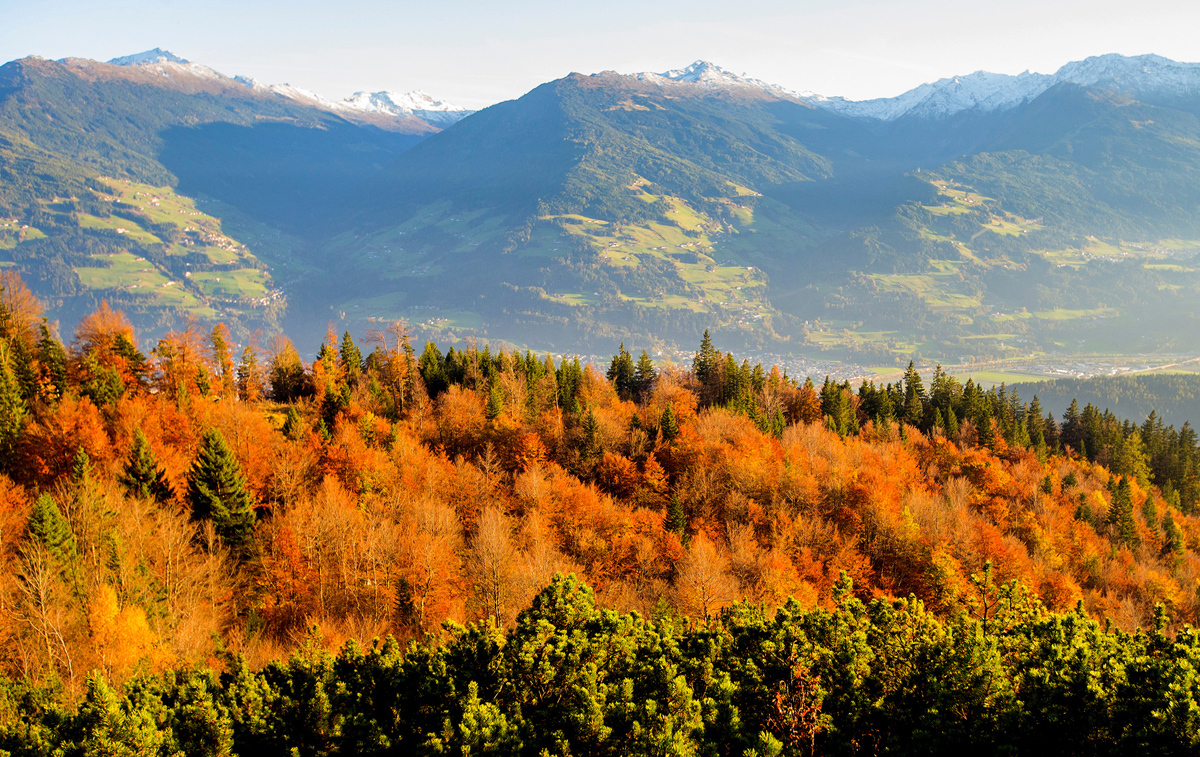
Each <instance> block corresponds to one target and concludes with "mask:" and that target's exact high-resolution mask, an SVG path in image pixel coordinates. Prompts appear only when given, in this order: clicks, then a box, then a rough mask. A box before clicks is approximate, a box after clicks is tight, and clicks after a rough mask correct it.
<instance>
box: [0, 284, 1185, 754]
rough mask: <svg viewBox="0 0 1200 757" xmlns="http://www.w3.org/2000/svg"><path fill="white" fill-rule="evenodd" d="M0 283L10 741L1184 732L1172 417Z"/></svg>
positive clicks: (735, 750) (768, 748) (785, 746)
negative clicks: (50, 299)
mask: <svg viewBox="0 0 1200 757" xmlns="http://www.w3.org/2000/svg"><path fill="white" fill-rule="evenodd" d="M0 284H2V285H3V290H2V293H0V304H2V307H0V340H2V341H0V464H2V470H3V475H0V560H3V561H4V570H3V573H2V576H3V579H2V580H3V583H2V584H0V635H2V636H3V643H2V644H0V665H2V666H3V670H2V673H3V676H4V679H3V684H2V686H0V688H2V692H0V749H3V750H6V753H12V754H164V755H166V754H229V753H242V754H305V755H317V754H335V753H337V754H367V753H370V754H417V753H428V754H443V753H461V754H488V753H495V754H530V755H538V754H547V755H549V754H559V755H567V754H737V755H743V754H747V755H748V754H757V755H779V754H788V755H791V754H816V753H821V754H825V753H829V754H855V753H876V752H879V751H885V750H884V749H883V746H882V745H884V744H887V745H889V746H888V750H890V751H892V752H899V753H909V752H911V753H922V754H928V753H931V752H937V751H938V750H939V749H948V750H949V751H952V752H953V751H956V750H960V749H967V748H971V749H977V750H980V752H981V753H991V752H999V751H1004V750H1005V749H1008V748H1017V749H1022V748H1027V747H1029V746H1030V745H1031V744H1033V743H1040V744H1044V743H1047V742H1046V741H1045V739H1052V740H1055V741H1056V742H1058V743H1061V749H1060V750H1059V751H1062V752H1063V753H1089V754H1095V753H1106V752H1107V751H1110V750H1111V751H1113V752H1114V753H1115V752H1117V751H1120V750H1122V749H1127V748H1130V747H1134V746H1137V747H1140V748H1148V747H1153V748H1154V749H1155V750H1156V751H1157V752H1158V753H1170V752H1177V753H1191V752H1190V750H1191V749H1193V748H1194V745H1195V744H1196V743H1197V739H1200V717H1198V716H1197V715H1196V712H1197V709H1196V707H1197V702H1200V680H1198V679H1197V677H1196V673H1195V670H1196V667H1195V664H1196V661H1197V660H1200V637H1197V635H1196V634H1195V632H1193V631H1192V630H1191V626H1192V625H1195V624H1196V623H1197V622H1198V621H1200V595H1198V593H1197V588H1198V586H1200V514H1198V513H1200V511H1198V510H1197V507H1198V501H1200V476H1198V471H1197V459H1198V457H1200V453H1198V451H1197V442H1196V436H1195V433H1194V432H1193V431H1192V430H1191V428H1190V427H1189V426H1186V425H1185V426H1184V427H1183V428H1181V429H1178V430H1177V429H1175V428H1173V427H1164V425H1163V423H1162V422H1161V421H1160V420H1158V419H1156V418H1155V417H1153V416H1151V417H1150V418H1149V419H1137V422H1134V420H1133V419H1121V418H1117V417H1116V416H1114V415H1112V414H1111V413H1108V412H1106V411H1102V410H1100V409H1098V408H1095V407H1093V406H1091V405H1088V406H1087V407H1085V408H1083V409H1079V408H1078V407H1077V406H1075V405H1073V406H1072V408H1071V410H1070V411H1068V413H1067V414H1066V415H1065V416H1064V417H1062V418H1059V419H1056V418H1055V417H1054V416H1052V415H1049V414H1046V413H1044V412H1042V410H1041V407H1040V405H1039V404H1038V402H1037V399H1036V398H1029V401H1028V402H1026V401H1025V400H1023V399H1022V398H1019V397H1017V396H1016V395H1015V394H1014V393H1010V392H1007V391H1005V389H1004V388H1003V387H998V388H995V389H989V390H986V391H985V390H984V389H982V388H981V387H979V386H977V385H975V384H973V383H972V382H968V383H967V384H966V385H963V384H961V383H959V381H958V380H957V379H955V378H953V377H951V376H948V375H946V374H944V373H942V372H941V371H940V370H939V371H937V373H936V374H934V375H933V376H932V378H931V379H929V380H928V386H926V379H923V378H922V376H921V375H920V374H919V373H918V372H917V371H916V370H915V369H912V368H910V370H909V372H908V374H907V375H906V377H905V379H904V380H903V381H901V382H898V383H896V384H892V385H878V386H877V385H874V384H871V383H865V382H864V383H863V384H862V385H861V386H858V387H853V386H851V385H850V384H838V383H835V382H832V381H829V380H826V381H825V382H824V384H823V385H821V384H817V385H814V384H813V383H812V382H810V381H796V380H794V379H793V378H791V377H789V376H787V375H786V374H784V373H781V372H780V371H779V370H778V369H776V368H771V367H766V366H751V365H750V364H748V363H747V362H745V361H739V360H737V359H736V358H735V357H734V356H732V355H729V354H726V353H723V352H721V351H719V350H718V349H716V348H715V347H714V345H713V343H712V342H711V340H710V339H709V338H708V335H707V334H705V338H704V341H703V342H702V343H701V345H700V346H699V349H698V351H697V352H696V354H695V360H694V361H693V363H692V365H690V366H684V367H670V366H663V365H657V364H655V363H654V362H653V361H652V360H651V358H650V356H649V355H647V354H646V353H645V352H642V353H641V355H640V357H639V358H635V357H634V356H633V354H632V353H630V352H628V351H626V349H625V347H624V346H622V347H621V349H620V351H619V352H618V354H617V355H615V356H614V357H613V359H612V362H611V363H610V364H609V365H607V366H599V367H597V366H592V365H581V364H580V362H579V361H578V360H561V359H560V360H558V361H556V360H555V359H553V358H552V357H550V356H538V355H533V354H530V353H524V354H520V353H517V352H506V351H503V350H501V351H496V352H493V351H491V349H490V348H489V347H488V346H485V345H475V344H468V345H455V346H452V347H449V348H448V349H446V350H445V351H444V352H443V351H442V349H441V348H439V346H437V345H434V344H432V343H430V344H427V345H425V346H424V347H423V348H421V347H419V346H416V345H413V344H412V343H411V342H410V339H409V336H408V332H407V331H406V329H405V328H404V326H403V325H402V324H390V325H389V324H380V325H379V328H378V330H374V331H371V332H369V333H366V334H361V335H352V334H350V333H349V332H347V333H344V334H342V335H340V336H339V335H337V334H336V333H333V332H332V331H331V333H330V334H329V335H328V337H327V339H326V341H325V343H324V344H323V345H322V347H321V350H320V352H319V353H318V355H317V357H316V359H315V360H314V361H313V362H312V363H311V364H306V363H305V362H304V361H302V359H301V356H300V355H299V353H298V352H297V350H296V349H295V347H293V346H292V344H291V343H290V342H288V341H287V340H286V339H285V338H283V337H282V336H277V337H275V338H274V339H272V340H270V341H261V340H259V339H257V338H255V339H251V340H249V343H248V344H245V345H235V344H234V342H233V339H232V337H231V335H230V332H229V330H228V329H226V328H225V327H224V326H222V325H217V326H216V327H215V328H211V329H202V328H201V327H200V326H199V325H198V324H197V323H189V324H185V325H183V326H182V327H181V329H179V330H177V331H174V332H172V333H170V334H168V335H167V336H166V337H165V338H163V339H161V340H159V341H158V342H157V344H153V345H148V344H142V343H140V342H139V340H138V337H137V334H135V333H134V330H133V329H132V327H131V326H130V324H129V321H128V320H127V319H126V318H125V317H124V315H123V314H122V313H121V312H119V311H116V310H113V309H111V308H109V306H108V305H107V304H102V305H101V306H100V307H99V309H97V310H96V311H95V312H93V313H92V314H91V315H89V316H87V317H86V318H84V319H83V320H82V321H81V322H80V324H79V325H78V327H77V329H76V330H75V333H74V334H73V335H71V336H70V337H69V338H68V337H65V336H64V337H62V338H61V339H60V337H59V336H58V335H56V334H55V333H54V331H53V330H52V329H51V328H50V326H49V325H48V324H47V323H46V321H45V320H44V319H43V317H42V311H41V306H40V305H39V303H38V301H37V300H36V298H34V297H33V295H31V294H30V292H29V290H28V289H26V288H25V286H24V285H23V283H22V282H21V280H20V279H19V278H18V277H17V276H16V275H15V274H13V273H11V272H5V273H3V274H0ZM926 378H928V377H926ZM1143 420H1144V422H1142V421H1143ZM1022 739H1025V740H1027V741H1022ZM1038 739H1042V741H1037V740H1038Z"/></svg>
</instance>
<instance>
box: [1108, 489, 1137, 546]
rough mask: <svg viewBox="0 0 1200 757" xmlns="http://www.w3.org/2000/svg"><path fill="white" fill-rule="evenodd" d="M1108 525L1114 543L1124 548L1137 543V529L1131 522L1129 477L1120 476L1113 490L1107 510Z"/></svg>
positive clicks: (1131, 506)
mask: <svg viewBox="0 0 1200 757" xmlns="http://www.w3.org/2000/svg"><path fill="white" fill-rule="evenodd" d="M1108 525H1109V527H1110V528H1111V532H1110V533H1111V534H1112V538H1113V540H1114V541H1116V542H1117V543H1118V544H1121V545H1123V546H1126V547H1132V546H1134V545H1135V544H1136V543H1137V528H1136V525H1135V524H1134V521H1133V490H1132V487H1131V486H1130V485H1129V477H1128V476H1122V477H1121V480H1120V482H1119V483H1118V484H1117V486H1116V488H1114V489H1113V495H1112V505H1111V506H1110V507H1109V509H1108Z"/></svg>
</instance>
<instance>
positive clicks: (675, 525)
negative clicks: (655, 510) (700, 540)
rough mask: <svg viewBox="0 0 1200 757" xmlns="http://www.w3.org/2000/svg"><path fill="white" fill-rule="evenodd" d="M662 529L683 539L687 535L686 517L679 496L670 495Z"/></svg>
mask: <svg viewBox="0 0 1200 757" xmlns="http://www.w3.org/2000/svg"><path fill="white" fill-rule="evenodd" d="M663 529H665V530H667V531H670V532H671V533H673V534H676V535H678V536H679V537H680V538H683V537H684V536H685V535H686V534H687V515H686V514H685V513H684V512H683V503H682V502H680V501H679V496H678V495H675V494H672V495H671V501H670V502H669V503H668V504H667V514H666V516H665V517H664V518H663Z"/></svg>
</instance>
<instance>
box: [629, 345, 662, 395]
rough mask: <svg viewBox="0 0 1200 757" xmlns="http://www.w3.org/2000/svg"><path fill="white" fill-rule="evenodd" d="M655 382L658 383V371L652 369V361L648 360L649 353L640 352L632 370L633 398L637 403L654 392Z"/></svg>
mask: <svg viewBox="0 0 1200 757" xmlns="http://www.w3.org/2000/svg"><path fill="white" fill-rule="evenodd" d="M656 381H658V371H656V370H655V369H654V361H653V360H651V359H650V355H649V353H647V352H646V351H645V350H642V356H641V357H639V358H638V361H637V366H636V367H635V368H634V369H633V393H634V397H635V398H636V399H637V400H638V401H641V400H643V399H645V398H646V396H647V395H648V394H650V392H651V391H653V390H654V382H656Z"/></svg>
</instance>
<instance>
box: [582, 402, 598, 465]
mask: <svg viewBox="0 0 1200 757" xmlns="http://www.w3.org/2000/svg"><path fill="white" fill-rule="evenodd" d="M599 452H600V422H599V421H598V420H596V412H595V411H594V410H593V409H592V408H591V407H589V408H588V411H587V415H586V416H584V418H583V456H584V457H592V456H593V455H596V454H598V453H599Z"/></svg>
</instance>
